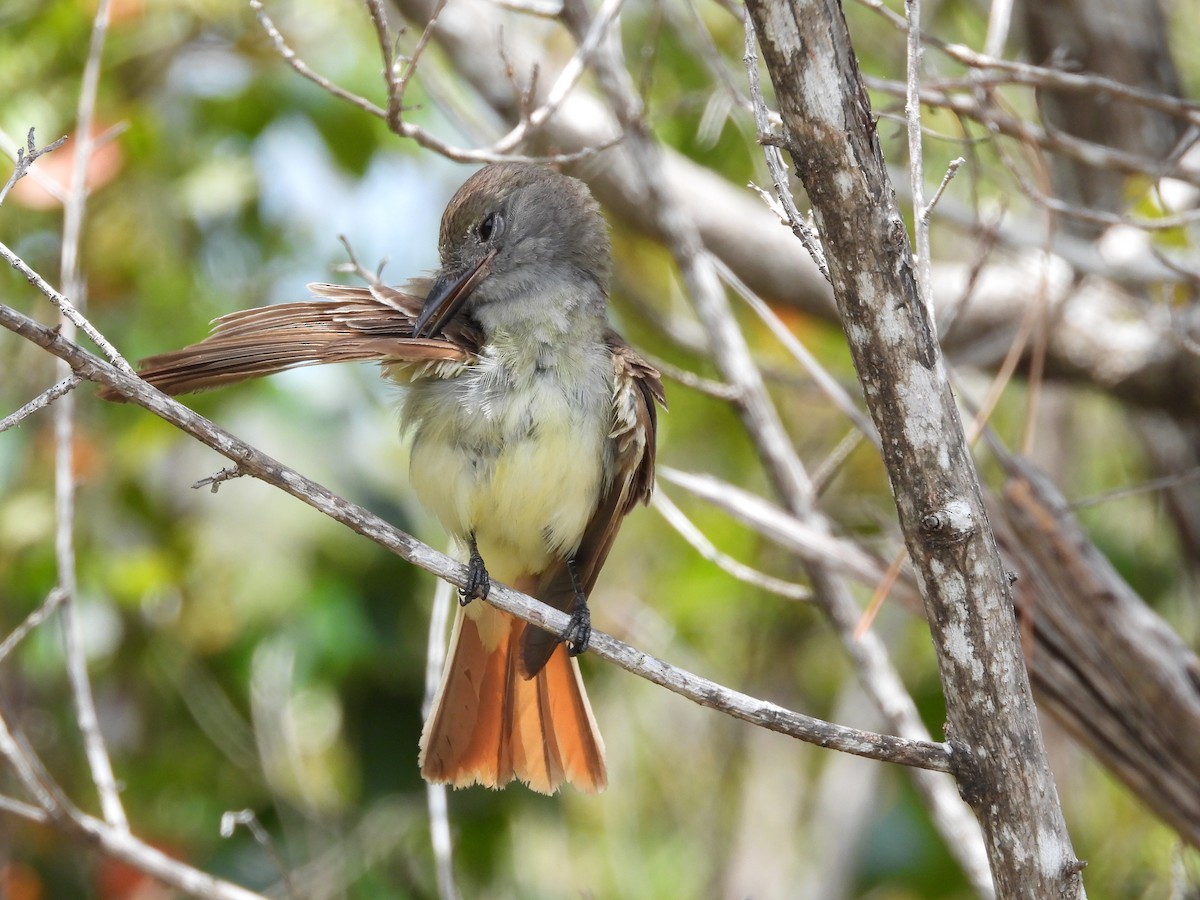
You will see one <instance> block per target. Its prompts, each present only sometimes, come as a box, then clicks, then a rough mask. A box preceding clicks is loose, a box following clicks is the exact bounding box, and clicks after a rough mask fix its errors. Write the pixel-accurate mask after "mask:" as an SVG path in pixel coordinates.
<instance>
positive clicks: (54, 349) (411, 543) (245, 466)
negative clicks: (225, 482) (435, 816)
mask: <svg viewBox="0 0 1200 900" xmlns="http://www.w3.org/2000/svg"><path fill="white" fill-rule="evenodd" d="M0 325H3V326H4V327H5V328H8V329H9V330H10V331H13V332H15V333H17V334H19V335H20V336H21V337H23V338H25V339H26V340H29V341H32V342H33V343H35V344H37V345H38V346H40V347H42V348H44V349H45V350H48V351H49V352H50V353H52V354H54V355H55V356H57V357H58V358H59V359H62V360H64V361H66V362H67V363H69V364H70V366H71V368H72V369H73V370H74V372H75V374H76V375H78V376H79V377H80V378H85V379H87V380H89V381H95V382H98V383H100V384H103V385H106V386H108V387H110V388H112V389H113V390H115V391H117V392H118V393H120V394H121V395H122V396H123V397H125V398H126V399H127V400H129V401H130V402H132V403H136V404H137V405H138V406H141V407H143V408H145V409H148V410H149V411H150V412H152V413H154V414H155V415H157V416H159V417H160V418H162V419H165V420H166V421H168V422H170V423H171V424H172V425H174V426H176V427H177V428H179V429H180V430H182V431H184V432H186V433H187V434H190V435H191V436H192V437H194V438H196V439H197V440H199V441H200V442H201V443H203V444H205V445H207V446H209V447H211V448H212V449H214V450H216V451H217V452H218V453H220V454H222V455H223V456H225V457H227V458H228V459H230V460H232V461H233V462H234V463H235V464H236V465H237V466H238V467H239V469H241V470H242V471H244V472H246V473H249V474H251V475H253V476H254V477H256V478H258V479H260V480H262V481H265V482H267V483H268V484H271V485H274V486H275V487H277V488H280V489H281V490H283V491H284V492H286V493H288V494H291V495H292V496H293V497H295V498H297V499H298V500H301V501H302V502H304V503H306V504H308V505H309V506H311V507H313V508H314V509H316V510H318V511H320V512H323V513H325V514H326V515H327V516H329V517H330V518H332V519H334V520H336V521H338V522H340V523H341V524H343V525H345V526H346V527H348V528H350V529H351V530H352V531H355V532H357V533H358V534H361V535H363V536H364V537H367V538H370V539H371V540H373V541H375V543H377V544H379V545H380V546H381V547H383V548H385V549H387V550H390V551H391V552H393V553H395V554H396V555H397V556H399V557H401V558H402V559H404V560H406V561H408V562H410V563H413V564H414V565H417V566H420V567H421V568H423V569H425V570H427V571H429V572H432V573H433V574H435V575H437V576H438V577H440V578H443V579H445V580H447V581H450V582H451V583H453V584H455V585H457V586H459V587H465V585H466V579H467V570H466V567H465V566H463V565H461V564H460V563H458V562H456V561H454V560H453V559H451V558H450V557H448V556H446V555H445V554H443V553H439V552H438V551H436V550H434V549H433V548H432V547H430V546H428V545H427V544H423V543H421V542H420V541H418V540H417V539H416V538H414V537H412V536H411V535H409V534H406V533H405V532H403V531H400V530H399V529H398V528H395V527H394V526H392V525H390V524H389V523H388V522H386V521H384V520H383V519H381V518H380V517H379V516H377V515H375V514H374V513H371V512H369V511H368V510H365V509H363V508H362V507H360V506H356V505H355V504H353V503H350V502H349V501H347V500H345V499H343V498H342V497H339V496H338V495H337V494H335V493H333V492H332V491H330V490H329V489H328V488H326V487H323V486H322V485H320V484H318V483H317V482H315V481H313V480H312V479H310V478H306V477H305V476H304V475H302V474H300V473H299V472H297V471H296V470H295V469H291V468H289V467H288V466H285V465H284V464H283V463H281V462H279V461H278V460H276V459H274V458H272V457H270V456H268V455H267V454H265V453H263V452H262V451H260V450H256V449H255V448H254V447H251V446H250V445H249V444H247V443H245V442H244V441H241V440H239V439H238V438H237V437H235V436H234V435H232V434H230V433H229V432H227V431H225V430H224V429H222V428H220V427H218V426H217V425H215V424H213V423H212V422H210V421H209V420H208V419H206V418H204V417H203V416H201V415H199V414H198V413H196V412H193V411H192V410H190V409H188V408H187V407H186V406H184V405H183V404H181V403H179V402H177V401H176V400H173V399H172V398H170V397H168V396H167V395H166V394H163V393H162V392H161V391H158V390H156V389H155V388H153V387H151V386H150V385H149V384H147V383H146V382H144V381H142V380H141V379H140V378H137V377H136V376H131V375H126V374H125V373H124V372H122V371H120V370H119V369H117V368H116V367H115V366H113V365H111V364H109V363H107V362H105V361H104V360H102V359H100V358H99V357H97V356H95V355H94V354H91V353H88V352H87V351H86V350H84V349H83V348H81V347H79V346H78V345H76V344H74V343H72V342H71V341H68V340H66V339H65V338H63V337H62V336H61V335H59V334H58V333H57V332H56V331H55V330H54V329H51V328H47V327H45V326H44V325H41V324H39V323H38V322H35V321H34V320H33V319H30V318H29V317H28V316H25V315H23V314H21V313H20V312H18V311H17V310H14V309H12V308H11V307H8V306H5V305H3V304H0ZM487 602H488V603H491V604H492V605H493V606H495V607H497V608H498V609H502V610H504V611H505V612H507V613H510V614H512V615H514V616H517V617H518V618H520V619H523V620H524V621H526V622H529V623H532V624H533V625H536V626H537V627H539V628H542V629H544V630H546V631H549V632H551V633H554V634H561V633H562V632H563V631H564V630H565V629H566V627H567V624H568V622H569V621H570V617H569V616H568V615H567V614H566V613H564V612H560V611H559V610H556V609H553V608H551V607H549V606H546V605H545V604H543V603H540V602H538V601H536V600H534V599H533V598H531V597H528V596H526V595H524V594H521V593H519V592H517V591H514V590H512V589H511V588H507V587H504V586H503V585H499V584H497V585H494V586H493V589H492V591H491V592H490V593H489V594H488V599H487ZM589 646H590V649H591V650H592V651H593V652H594V653H595V655H596V656H599V657H600V658H602V659H607V660H608V661H609V662H614V663H616V664H617V665H618V666H620V667H621V668H623V669H625V670H626V671H628V672H632V673H633V674H635V675H638V676H640V677H642V678H645V679H647V680H648V681H652V682H654V683H655V684H657V685H660V686H662V687H665V688H667V689H668V690H670V691H674V692H675V693H677V694H679V695H681V696H683V697H686V698H688V699H689V700H692V701H694V702H696V703H699V704H701V705H702V706H707V707H708V708H710V709H715V710H717V711H718V712H724V713H726V714H727V715H731V716H733V717H735V718H738V719H741V720H743V721H745V722H749V723H751V724H754V725H759V726H761V727H763V728H767V729H769V730H771V731H777V732H779V733H780V734H786V735H789V736H791V737H794V738H797V739H798V740H803V741H806V742H808V743H813V744H817V745H819V746H822V747H828V748H830V749H834V750H842V751H844V752H847V753H853V754H855V755H857V756H864V757H867V758H870V759H879V760H884V761H887V762H894V763H899V764H901V765H907V766H914V767H916V768H920V769H929V770H932V771H935V772H948V771H950V766H951V760H950V752H949V749H948V748H947V746H946V745H945V744H937V743H934V742H932V741H926V740H910V739H907V738H900V737H893V736H891V735H884V734H875V733H872V732H867V731H861V730H859V729H855V728H847V727H845V726H843V725H835V724H833V723H830V722H825V721H822V720H820V719H815V718H812V717H810V716H805V715H802V714H800V713H797V712H793V711H791V710H788V709H785V708H784V707H781V706H778V705H776V704H774V703H768V702H766V701H762V700H758V699H756V698H754V697H750V696H748V695H746V694H742V693H740V692H738V691H734V690H730V689H729V688H727V687H724V686H723V685H720V684H717V683H716V682H714V681H711V680H709V679H707V678H703V677H701V676H698V675H694V674H692V673H691V672H687V671H685V670H683V669H680V668H677V667H675V666H672V665H670V664H668V663H665V662H663V661H662V660H659V659H655V658H654V657H652V656H650V655H648V654H646V653H643V652H641V651H640V650H637V649H635V648H634V647H630V646H629V645H628V644H625V643H623V642H621V641H618V640H617V639H615V638H613V637H610V636H608V635H606V634H603V633H600V632H595V631H594V632H592V640H591V644H590V645H589Z"/></svg>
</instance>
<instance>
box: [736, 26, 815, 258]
mask: <svg viewBox="0 0 1200 900" xmlns="http://www.w3.org/2000/svg"><path fill="white" fill-rule="evenodd" d="M743 24H744V26H745V31H746V51H745V55H744V56H743V61H744V62H745V64H746V76H747V78H748V80H749V85H750V103H751V106H752V107H753V109H754V126H755V129H756V130H757V132H758V142H759V144H760V145H762V150H763V158H764V159H765V160H766V163H767V171H768V172H770V173H771V182H772V184H773V185H774V186H775V203H771V202H770V199H769V197H768V196H767V194H766V192H765V191H763V190H762V189H761V188H757V187H755V186H754V185H751V187H754V189H755V190H757V191H759V193H760V195H762V197H763V199H764V200H766V201H767V205H768V206H769V207H770V208H771V210H772V211H773V212H774V213H775V214H776V215H778V216H779V218H780V219H781V221H782V222H783V223H784V224H785V225H787V226H788V227H789V228H790V229H791V230H792V234H794V235H795V236H796V237H797V238H798V239H799V241H800V245H801V246H802V247H804V249H805V250H807V251H808V255H809V256H811V257H812V261H813V263H814V264H815V265H816V267H817V269H818V270H820V272H821V274H822V275H824V276H825V280H826V281H829V266H828V265H827V264H826V262H825V250H824V248H823V247H822V246H821V236H820V235H819V234H817V231H816V229H815V228H813V227H812V226H811V225H809V224H808V223H807V222H806V221H805V220H804V217H803V216H802V215H800V210H798V209H797V208H796V201H795V199H794V198H793V197H792V190H791V186H790V185H789V184H788V173H787V166H786V165H784V162H783V154H782V153H781V152H780V150H779V147H777V146H776V145H775V143H774V140H775V138H776V136H775V133H774V131H773V129H772V127H771V120H770V115H769V112H768V110H767V101H766V100H765V99H764V98H763V91H762V81H761V79H760V78H759V75H758V42H757V38H756V37H755V34H754V23H753V22H752V21H751V20H750V17H749V16H746V17H745V20H744V23H743Z"/></svg>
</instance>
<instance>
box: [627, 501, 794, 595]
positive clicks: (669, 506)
mask: <svg viewBox="0 0 1200 900" xmlns="http://www.w3.org/2000/svg"><path fill="white" fill-rule="evenodd" d="M650 505H651V506H653V507H654V509H655V510H656V511H657V512H658V513H659V515H661V516H662V517H663V518H664V519H666V521H667V524H668V525H670V526H671V527H672V528H674V529H675V531H676V532H677V533H678V534H679V536H680V537H681V538H683V539H684V540H685V541H687V542H688V543H689V544H691V545H692V548H693V549H694V550H695V551H696V552H697V553H699V554H700V555H701V556H702V557H703V558H704V559H707V560H708V561H709V562H711V563H715V564H716V565H717V566H718V567H720V569H721V570H722V571H724V572H726V573H728V574H729V575H732V576H733V577H734V578H736V579H737V580H738V581H741V582H744V583H746V584H749V585H753V586H754V587H756V588H760V589H762V590H764V591H767V592H768V593H771V594H779V596H781V597H786V598H787V599H789V600H811V599H812V591H810V590H809V589H808V588H806V587H804V585H801V584H796V583H795V582H793V581H784V580H783V579H781V578H775V577H774V576H771V575H768V574H766V573H765V572H760V571H759V570H758V569H755V568H754V567H753V566H748V565H746V564H745V563H743V562H740V561H738V560H736V559H734V558H733V557H732V556H730V555H729V554H728V553H722V552H721V551H720V550H718V549H717V548H716V546H715V545H714V544H713V542H712V541H710V540H709V539H708V538H707V537H706V536H705V534H704V532H703V531H701V530H700V529H699V528H697V527H696V523H694V522H693V521H692V520H691V519H689V518H688V517H687V516H686V515H685V514H684V512H683V510H681V509H680V508H679V507H678V506H676V505H675V504H674V503H673V502H672V501H671V500H670V498H668V497H667V496H666V495H665V494H663V493H662V492H661V491H656V492H655V493H654V495H653V496H652V497H651V500H650Z"/></svg>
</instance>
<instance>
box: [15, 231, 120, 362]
mask: <svg viewBox="0 0 1200 900" xmlns="http://www.w3.org/2000/svg"><path fill="white" fill-rule="evenodd" d="M0 257H2V258H3V259H4V260H5V261H7V262H8V264H9V265H10V266H12V267H13V268H14V269H16V270H17V271H18V272H20V273H21V274H22V275H23V276H24V277H25V280H26V281H28V282H29V283H30V284H31V285H33V286H34V287H35V288H37V289H38V290H39V291H41V292H42V294H44V295H45V297H46V299H48V300H49V301H50V302H51V303H53V304H54V305H55V306H56V307H57V308H58V309H59V311H60V312H62V314H63V315H64V316H65V317H66V318H67V319H68V320H69V321H70V322H71V324H73V325H75V326H76V327H77V328H78V329H79V330H80V331H82V332H83V333H84V334H86V335H87V336H88V337H89V338H90V339H91V341H92V342H93V343H94V344H95V345H96V346H97V347H99V348H100V350H101V352H103V353H104V355H105V356H107V357H108V358H109V359H110V360H111V361H112V363H113V365H115V366H116V367H117V368H119V369H120V370H121V371H123V372H126V373H128V374H133V367H132V366H131V365H129V363H128V362H126V360H125V359H124V357H122V356H121V354H120V353H118V352H117V350H116V348H115V347H113V345H112V344H110V343H109V342H108V340H107V338H105V337H104V335H102V334H101V333H100V332H99V331H97V330H96V326H94V325H93V324H92V323H91V322H89V321H88V320H87V319H86V318H85V317H84V316H83V314H82V313H81V312H80V311H79V310H77V309H76V308H75V306H74V304H73V303H71V301H70V300H68V299H67V297H66V296H65V295H64V294H61V293H59V292H58V291H56V290H55V289H54V288H52V287H51V286H50V284H49V282H47V281H46V279H45V278H43V277H42V276H41V275H39V274H38V273H37V272H35V271H34V270H33V269H31V268H29V266H28V265H27V264H26V262H25V260H23V259H21V257H19V256H17V254H16V253H14V252H13V251H12V250H10V249H9V248H8V247H7V246H6V245H5V244H4V243H3V242H0Z"/></svg>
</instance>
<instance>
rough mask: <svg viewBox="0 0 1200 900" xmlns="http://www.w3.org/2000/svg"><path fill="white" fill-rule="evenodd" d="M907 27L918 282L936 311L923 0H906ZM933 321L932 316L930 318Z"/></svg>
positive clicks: (910, 164) (908, 117) (906, 97)
mask: <svg viewBox="0 0 1200 900" xmlns="http://www.w3.org/2000/svg"><path fill="white" fill-rule="evenodd" d="M904 18H905V21H906V24H907V26H908V28H907V32H906V37H907V40H906V42H905V49H906V53H905V60H906V75H907V78H906V79H905V86H906V90H905V94H904V119H905V122H906V123H907V124H908V172H909V176H908V177H909V182H910V185H911V187H910V190H911V191H912V202H913V230H914V231H915V232H916V264H917V266H916V269H917V284H918V285H919V286H920V290H921V299H922V300H923V301H924V303H925V306H926V307H927V308H928V309H929V310H930V311H931V312H932V310H933V295H932V291H933V286H932V284H931V276H930V273H931V271H932V267H931V264H930V259H929V257H930V249H929V211H928V210H927V209H926V208H925V154H924V152H923V151H922V149H921V0H904ZM929 319H930V321H931V322H932V321H933V320H934V318H933V316H932V315H931V316H930V317H929Z"/></svg>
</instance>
